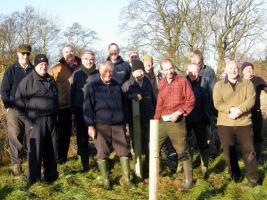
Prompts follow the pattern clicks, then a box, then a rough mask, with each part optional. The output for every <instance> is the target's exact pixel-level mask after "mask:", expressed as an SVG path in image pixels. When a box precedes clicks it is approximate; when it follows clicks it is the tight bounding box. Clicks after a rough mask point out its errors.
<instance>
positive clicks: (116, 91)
mask: <svg viewBox="0 0 267 200" xmlns="http://www.w3.org/2000/svg"><path fill="white" fill-rule="evenodd" d="M112 74H113V65H112V63H111V62H109V61H104V62H101V63H100V65H99V77H98V78H97V79H96V80H94V81H92V82H91V83H90V84H87V86H86V89H85V98H84V104H83V112H84V119H85V124H86V125H87V126H88V135H89V136H90V137H91V138H92V139H93V140H94V143H95V146H96V149H97V155H96V157H97V159H98V166H99V169H100V172H101V174H102V178H103V185H104V188H105V189H111V186H110V182H109V179H108V176H109V172H108V170H109V169H108V158H109V154H110V151H111V149H110V144H112V146H113V149H114V150H115V152H116V154H117V156H118V157H120V162H121V167H122V173H123V182H124V184H125V186H127V187H128V188H134V185H133V184H132V182H131V180H130V166H129V158H128V155H129V153H130V150H129V146H128V144H127V141H126V135H125V132H124V114H123V104H122V93H121V88H120V85H119V84H118V83H117V82H116V81H115V80H113V79H112Z"/></svg>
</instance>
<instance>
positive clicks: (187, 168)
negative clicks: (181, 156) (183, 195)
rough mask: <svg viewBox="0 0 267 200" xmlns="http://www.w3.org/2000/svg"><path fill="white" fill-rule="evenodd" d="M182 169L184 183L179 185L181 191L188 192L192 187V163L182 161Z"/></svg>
mask: <svg viewBox="0 0 267 200" xmlns="http://www.w3.org/2000/svg"><path fill="white" fill-rule="evenodd" d="M183 169H184V176H185V182H184V183H183V184H182V185H181V188H182V189H183V190H188V189H191V188H192V185H193V169H192V161H191V160H186V161H183Z"/></svg>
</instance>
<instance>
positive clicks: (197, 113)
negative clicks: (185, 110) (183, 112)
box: [186, 76, 215, 123]
mask: <svg viewBox="0 0 267 200" xmlns="http://www.w3.org/2000/svg"><path fill="white" fill-rule="evenodd" d="M186 78H187V80H188V81H189V82H190V84H191V86H192V90H193V92H194V95H195V99H196V101H195V107H194V109H193V110H192V111H191V113H190V114H189V115H188V116H187V117H186V120H188V121H190V122H198V121H205V120H208V121H209V122H210V123H214V120H215V115H214V114H213V112H212V99H211V96H212V91H211V88H210V84H209V82H208V81H207V80H206V79H203V78H202V76H200V77H199V79H198V80H195V81H192V80H190V78H189V77H188V76H187V77H186Z"/></svg>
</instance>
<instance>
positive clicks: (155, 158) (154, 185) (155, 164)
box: [149, 120, 159, 200]
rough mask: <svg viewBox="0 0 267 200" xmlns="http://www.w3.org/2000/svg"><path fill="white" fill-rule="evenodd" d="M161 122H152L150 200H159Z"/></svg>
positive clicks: (150, 139)
mask: <svg viewBox="0 0 267 200" xmlns="http://www.w3.org/2000/svg"><path fill="white" fill-rule="evenodd" d="M158 177H159V120H150V137H149V200H158Z"/></svg>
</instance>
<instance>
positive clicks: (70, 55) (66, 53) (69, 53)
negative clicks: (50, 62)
mask: <svg viewBox="0 0 267 200" xmlns="http://www.w3.org/2000/svg"><path fill="white" fill-rule="evenodd" d="M63 57H64V58H65V61H66V62H67V63H68V64H72V63H73V62H74V59H75V53H74V51H73V49H72V48H71V47H65V48H64V49H63Z"/></svg>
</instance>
